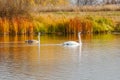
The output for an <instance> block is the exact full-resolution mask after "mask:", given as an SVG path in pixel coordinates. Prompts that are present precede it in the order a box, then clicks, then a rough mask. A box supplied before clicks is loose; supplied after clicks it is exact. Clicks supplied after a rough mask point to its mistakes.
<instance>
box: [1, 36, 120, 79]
mask: <svg viewBox="0 0 120 80" xmlns="http://www.w3.org/2000/svg"><path fill="white" fill-rule="evenodd" d="M33 38H34V39H37V36H29V37H26V36H11V37H8V36H4V37H3V36H0V80H120V35H112V34H105V35H82V42H83V44H82V46H79V47H64V46H62V45H60V44H61V43H62V42H64V41H68V40H77V37H76V36H74V35H72V36H59V35H56V36H55V35H42V36H41V46H40V47H38V46H37V45H27V44H25V43H24V40H26V39H33Z"/></svg>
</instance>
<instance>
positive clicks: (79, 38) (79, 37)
mask: <svg viewBox="0 0 120 80" xmlns="http://www.w3.org/2000/svg"><path fill="white" fill-rule="evenodd" d="M78 40H79V43H82V41H81V36H80V33H79V34H78Z"/></svg>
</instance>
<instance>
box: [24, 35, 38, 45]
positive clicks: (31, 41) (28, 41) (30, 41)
mask: <svg viewBox="0 0 120 80" xmlns="http://www.w3.org/2000/svg"><path fill="white" fill-rule="evenodd" d="M25 43H28V44H37V43H39V44H40V33H38V40H26V41H25Z"/></svg>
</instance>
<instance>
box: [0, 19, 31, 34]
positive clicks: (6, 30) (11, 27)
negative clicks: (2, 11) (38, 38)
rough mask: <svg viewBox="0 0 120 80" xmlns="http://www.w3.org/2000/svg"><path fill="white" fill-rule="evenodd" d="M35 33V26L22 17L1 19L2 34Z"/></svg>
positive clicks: (0, 29) (0, 31) (0, 28)
mask: <svg viewBox="0 0 120 80" xmlns="http://www.w3.org/2000/svg"><path fill="white" fill-rule="evenodd" d="M30 33H33V24H32V23H31V21H30V20H28V19H26V18H22V17H13V18H11V19H9V18H6V17H4V18H0V34H14V35H18V34H30Z"/></svg>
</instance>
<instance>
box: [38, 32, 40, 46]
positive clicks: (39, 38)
mask: <svg viewBox="0 0 120 80" xmlns="http://www.w3.org/2000/svg"><path fill="white" fill-rule="evenodd" d="M38 41H39V45H40V33H38Z"/></svg>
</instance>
